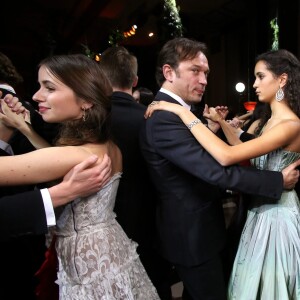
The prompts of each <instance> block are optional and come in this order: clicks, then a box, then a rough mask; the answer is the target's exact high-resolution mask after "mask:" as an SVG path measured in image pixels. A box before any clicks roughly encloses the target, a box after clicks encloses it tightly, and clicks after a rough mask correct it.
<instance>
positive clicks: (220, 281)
mask: <svg viewBox="0 0 300 300" xmlns="http://www.w3.org/2000/svg"><path fill="white" fill-rule="evenodd" d="M175 268H176V270H177V273H178V275H179V277H180V279H181V280H182V282H183V287H184V292H183V298H182V299H183V300H226V288H225V282H224V274H223V265H222V258H221V255H217V256H215V257H213V258H212V259H210V260H208V261H206V262H204V263H202V264H201V265H198V266H192V267H186V266H182V265H175Z"/></svg>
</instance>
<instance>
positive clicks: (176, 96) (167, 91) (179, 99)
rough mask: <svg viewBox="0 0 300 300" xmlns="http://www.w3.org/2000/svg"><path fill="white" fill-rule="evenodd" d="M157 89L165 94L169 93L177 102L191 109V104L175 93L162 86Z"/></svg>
mask: <svg viewBox="0 0 300 300" xmlns="http://www.w3.org/2000/svg"><path fill="white" fill-rule="evenodd" d="M159 91H160V92H162V93H165V94H167V95H169V96H171V97H172V98H174V99H175V100H176V101H177V102H179V103H180V104H181V105H182V106H184V107H186V108H188V110H191V105H189V104H187V103H185V102H184V100H183V99H182V98H180V97H179V96H178V95H176V94H174V93H172V92H170V91H169V90H166V89H164V88H160V90H159Z"/></svg>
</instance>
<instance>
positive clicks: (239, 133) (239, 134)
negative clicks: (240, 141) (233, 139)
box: [237, 130, 244, 138]
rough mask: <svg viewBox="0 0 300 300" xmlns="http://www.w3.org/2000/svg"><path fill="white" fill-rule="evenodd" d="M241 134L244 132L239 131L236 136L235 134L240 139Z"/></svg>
mask: <svg viewBox="0 0 300 300" xmlns="http://www.w3.org/2000/svg"><path fill="white" fill-rule="evenodd" d="M242 133H244V130H240V132H238V134H237V136H238V138H240V137H241V135H242Z"/></svg>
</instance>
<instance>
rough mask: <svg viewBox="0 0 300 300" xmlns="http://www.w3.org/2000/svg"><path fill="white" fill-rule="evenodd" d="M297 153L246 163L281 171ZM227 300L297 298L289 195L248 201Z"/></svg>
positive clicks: (299, 270)
mask: <svg viewBox="0 0 300 300" xmlns="http://www.w3.org/2000/svg"><path fill="white" fill-rule="evenodd" d="M299 158H300V153H295V152H289V151H284V150H281V149H280V150H276V151H273V152H271V153H269V154H266V155H263V156H261V157H257V158H255V159H252V160H251V163H252V165H254V166H255V167H256V168H257V169H261V170H274V171H281V170H282V169H284V168H285V167H287V166H288V165H290V164H291V163H292V162H294V161H296V160H297V159H299ZM228 299H230V300H233V299H234V300H257V299H261V300H290V299H293V300H295V299H300V205H299V199H298V196H297V193H296V192H295V191H294V190H290V191H284V192H283V194H282V196H281V199H280V200H272V199H268V198H262V197H255V196H254V197H253V198H252V200H251V203H250V207H249V209H248V214H247V220H246V223H245V226H244V229H243V233H242V235H241V239H240V244H239V247H238V251H237V255H236V257H235V261H234V266H233V270H232V273H231V277H230V281H229V288H228Z"/></svg>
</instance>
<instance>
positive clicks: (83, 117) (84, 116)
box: [82, 107, 86, 122]
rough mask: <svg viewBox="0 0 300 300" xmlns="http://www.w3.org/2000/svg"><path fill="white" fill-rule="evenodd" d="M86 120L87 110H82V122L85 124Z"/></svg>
mask: <svg viewBox="0 0 300 300" xmlns="http://www.w3.org/2000/svg"><path fill="white" fill-rule="evenodd" d="M85 120H86V114H85V108H84V107H83V108H82V121H83V122H85Z"/></svg>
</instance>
